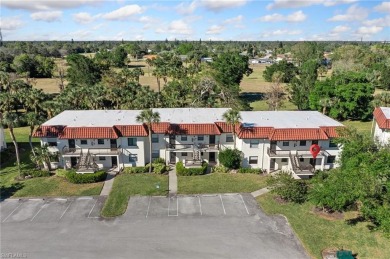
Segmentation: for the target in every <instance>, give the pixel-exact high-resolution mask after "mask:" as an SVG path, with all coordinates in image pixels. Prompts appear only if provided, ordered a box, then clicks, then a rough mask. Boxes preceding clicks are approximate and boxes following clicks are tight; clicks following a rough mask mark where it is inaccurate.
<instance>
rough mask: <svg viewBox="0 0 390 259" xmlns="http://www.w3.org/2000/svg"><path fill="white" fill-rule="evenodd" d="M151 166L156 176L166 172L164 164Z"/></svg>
mask: <svg viewBox="0 0 390 259" xmlns="http://www.w3.org/2000/svg"><path fill="white" fill-rule="evenodd" d="M152 166H153V172H154V173H156V174H163V173H165V172H166V171H167V166H166V165H165V164H162V163H158V164H155V163H153V164H152Z"/></svg>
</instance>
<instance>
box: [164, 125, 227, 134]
mask: <svg viewBox="0 0 390 259" xmlns="http://www.w3.org/2000/svg"><path fill="white" fill-rule="evenodd" d="M169 133H170V134H177V135H221V131H220V129H219V128H218V127H217V125H215V124H214V123H213V124H192V123H191V124H182V123H181V124H171V126H170V130H169Z"/></svg>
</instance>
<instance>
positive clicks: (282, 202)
mask: <svg viewBox="0 0 390 259" xmlns="http://www.w3.org/2000/svg"><path fill="white" fill-rule="evenodd" d="M274 200H275V201H276V202H277V203H278V204H287V203H288V201H286V200H285V199H283V198H282V197H280V196H275V197H274Z"/></svg>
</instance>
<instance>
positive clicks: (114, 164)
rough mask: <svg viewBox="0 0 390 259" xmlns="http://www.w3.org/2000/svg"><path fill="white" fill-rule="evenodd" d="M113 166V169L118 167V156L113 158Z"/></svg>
mask: <svg viewBox="0 0 390 259" xmlns="http://www.w3.org/2000/svg"><path fill="white" fill-rule="evenodd" d="M111 164H112V167H118V159H117V158H116V156H112V157H111Z"/></svg>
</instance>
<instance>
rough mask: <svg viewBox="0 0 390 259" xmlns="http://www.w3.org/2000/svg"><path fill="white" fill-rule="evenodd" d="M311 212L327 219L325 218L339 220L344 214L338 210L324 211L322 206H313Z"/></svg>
mask: <svg viewBox="0 0 390 259" xmlns="http://www.w3.org/2000/svg"><path fill="white" fill-rule="evenodd" d="M313 213H314V214H316V215H317V216H319V217H321V218H323V219H327V220H341V219H344V214H343V213H341V212H338V211H334V212H327V211H324V210H323V209H322V208H317V207H314V208H313Z"/></svg>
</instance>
